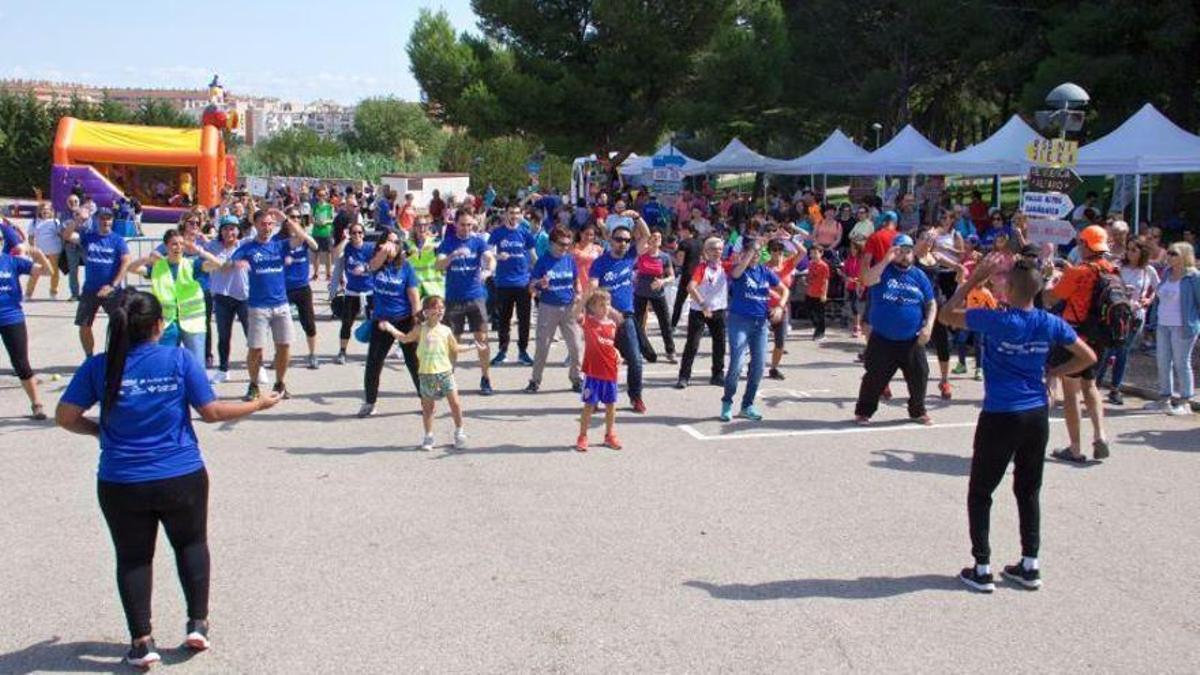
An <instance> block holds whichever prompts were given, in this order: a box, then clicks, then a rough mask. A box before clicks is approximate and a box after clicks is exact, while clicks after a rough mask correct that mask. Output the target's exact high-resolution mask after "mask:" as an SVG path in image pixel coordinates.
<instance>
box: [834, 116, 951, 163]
mask: <svg viewBox="0 0 1200 675" xmlns="http://www.w3.org/2000/svg"><path fill="white" fill-rule="evenodd" d="M948 154H950V153H948V152H946V151H945V150H942V149H941V148H939V147H938V146H936V145H934V144H933V143H931V142H930V141H929V139H927V138H925V137H924V136H922V135H921V132H919V131H917V130H916V129H914V128H913V126H912V125H911V124H909V125H907V126H905V127H904V128H903V129H901V130H900V133H898V134H896V135H895V136H894V137H893V138H892V140H890V141H888V142H887V143H886V144H885V145H884V146H883V147H882V148H879V149H878V150H876V151H875V152H872V153H870V154H868V155H867V156H866V157H861V158H859V159H853V160H847V161H844V162H841V161H838V162H827V163H825V165H824V166H823V167H822V168H823V171H822V173H826V174H833V175H838V176H886V175H893V176H908V175H915V174H917V173H918V172H919V171H920V170H919V169H918V168H917V166H916V162H917V161H918V160H924V159H934V158H938V157H942V156H945V155H948Z"/></svg>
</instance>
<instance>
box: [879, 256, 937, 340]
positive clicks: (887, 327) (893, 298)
mask: <svg viewBox="0 0 1200 675" xmlns="http://www.w3.org/2000/svg"><path fill="white" fill-rule="evenodd" d="M870 293H871V318H870V324H871V332H873V333H879V336H880V337H883V338H886V339H888V340H896V341H901V342H902V341H904V340H911V339H913V338H915V337H916V336H917V333H918V332H920V330H921V325H922V324H923V323H924V322H925V306H926V305H927V304H929V303H931V302H933V299H934V294H933V284H931V283H929V277H927V276H925V273H924V272H922V271H921V270H920V269H919V268H917V267H916V266H915V265H914V266H910V267H909V268H908V269H906V270H901V269H900V268H899V267H897V266H896V265H888V266H887V268H885V269H884V270H883V276H881V277H880V279H879V283H877V284H875V285H874V286H872V287H871V289H870Z"/></svg>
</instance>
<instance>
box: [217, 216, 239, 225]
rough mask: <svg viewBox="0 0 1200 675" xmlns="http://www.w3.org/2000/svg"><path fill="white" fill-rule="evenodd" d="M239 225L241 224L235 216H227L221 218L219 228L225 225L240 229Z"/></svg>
mask: <svg viewBox="0 0 1200 675" xmlns="http://www.w3.org/2000/svg"><path fill="white" fill-rule="evenodd" d="M241 224H242V221H240V220H238V217H237V216H228V215H227V216H221V227H225V226H226V225H233V226H234V227H240V226H241Z"/></svg>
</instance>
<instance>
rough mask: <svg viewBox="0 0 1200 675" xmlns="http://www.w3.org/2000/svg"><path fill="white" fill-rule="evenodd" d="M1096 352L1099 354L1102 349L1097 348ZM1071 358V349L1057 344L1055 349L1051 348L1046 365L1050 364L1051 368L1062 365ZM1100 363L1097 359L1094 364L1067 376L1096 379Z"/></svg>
mask: <svg viewBox="0 0 1200 675" xmlns="http://www.w3.org/2000/svg"><path fill="white" fill-rule="evenodd" d="M1080 339H1081V340H1082V339H1083V338H1080ZM1096 353H1097V354H1099V353H1100V351H1099V350H1097V351H1096ZM1070 360H1071V350H1070V349H1067V348H1066V347H1063V346H1062V345H1056V346H1055V347H1054V348H1053V349H1051V350H1050V356H1048V357H1047V358H1046V365H1047V366H1050V367H1051V368H1054V367H1056V366H1061V365H1062V364H1064V363H1066V362H1067V361H1070ZM1099 363H1100V362H1099V361H1097V362H1096V363H1093V364H1092V365H1090V366H1088V367H1087V368H1084V369H1083V370H1081V371H1079V372H1078V373H1074V374H1071V375H1066V377H1081V378H1083V379H1085V380H1094V379H1096V366H1097V365H1099Z"/></svg>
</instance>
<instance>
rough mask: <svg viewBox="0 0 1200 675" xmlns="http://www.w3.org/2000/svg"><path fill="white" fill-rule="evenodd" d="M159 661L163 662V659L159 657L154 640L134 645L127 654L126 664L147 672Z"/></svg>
mask: <svg viewBox="0 0 1200 675" xmlns="http://www.w3.org/2000/svg"><path fill="white" fill-rule="evenodd" d="M159 661H162V657H161V656H159V655H158V649H157V648H156V647H155V646H154V638H150V639H149V640H146V641H145V642H138V643H135V644H132V645H130V646H129V651H127V652H125V663H128V664H129V665H131V666H133V667H134V668H141V669H143V670H147V669H149V668H150V666H152V665H154V664H156V663H158V662H159Z"/></svg>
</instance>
